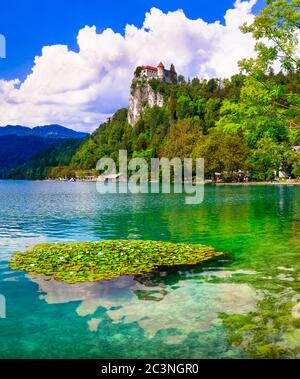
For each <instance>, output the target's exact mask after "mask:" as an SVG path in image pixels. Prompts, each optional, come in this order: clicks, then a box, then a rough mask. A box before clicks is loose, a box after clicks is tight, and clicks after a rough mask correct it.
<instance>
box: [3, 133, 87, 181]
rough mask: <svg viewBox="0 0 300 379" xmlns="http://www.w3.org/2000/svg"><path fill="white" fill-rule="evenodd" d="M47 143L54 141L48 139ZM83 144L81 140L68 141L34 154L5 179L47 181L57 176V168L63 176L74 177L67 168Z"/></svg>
mask: <svg viewBox="0 0 300 379" xmlns="http://www.w3.org/2000/svg"><path fill="white" fill-rule="evenodd" d="M30 138H37V137H30ZM44 141H45V139H44ZM46 141H52V140H51V139H47V140H46ZM62 141H63V142H62ZM81 143H82V141H81V140H79V139H67V140H61V142H60V143H58V144H53V145H51V146H50V147H47V148H45V149H42V150H39V151H38V152H37V153H34V154H33V155H32V156H31V157H30V158H29V160H28V161H27V162H26V163H24V164H19V165H17V166H14V167H13V168H12V169H11V170H9V171H8V172H6V175H5V178H7V179H29V180H36V179H47V178H48V177H50V176H53V175H54V176H55V170H56V168H58V169H59V174H62V175H61V176H63V177H65V176H66V177H70V178H71V177H74V176H75V173H74V172H73V171H72V170H71V169H68V167H67V166H69V164H70V162H71V159H72V157H73V155H74V154H75V152H76V150H77V149H78V147H79V146H80V144H81ZM62 170H63V172H62ZM56 171H57V170H56ZM59 176H60V175H59Z"/></svg>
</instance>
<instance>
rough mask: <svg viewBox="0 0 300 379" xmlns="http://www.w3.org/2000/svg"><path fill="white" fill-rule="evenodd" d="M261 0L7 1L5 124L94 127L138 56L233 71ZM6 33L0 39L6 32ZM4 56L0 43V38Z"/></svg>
mask: <svg viewBox="0 0 300 379" xmlns="http://www.w3.org/2000/svg"><path fill="white" fill-rule="evenodd" d="M262 6H263V1H262V0H248V1H242V0H237V1H235V0H218V1H212V0H197V1H195V0H184V1H183V0H148V1H145V0H138V1H133V0H127V1H114V2H113V1H102V0H85V1H84V0H73V1H61V0H60V1H58V0H43V1H41V0H26V1H24V0H1V4H0V34H2V35H3V36H4V37H5V40H6V58H5V59H1V58H0V126H4V125H7V124H12V125H16V124H21V125H26V126H30V127H33V126H36V125H45V124H51V123H58V124H61V125H64V126H67V127H70V128H73V129H75V130H82V131H93V130H94V129H96V128H97V127H98V126H99V124H100V123H101V122H103V121H105V119H106V118H107V117H109V116H110V115H111V114H113V113H114V112H115V111H116V110H117V109H119V108H121V107H126V106H128V97H129V87H130V82H131V79H132V72H133V70H134V68H135V67H136V66H137V65H141V64H149V65H157V64H158V63H159V62H160V61H163V62H164V63H165V65H166V66H168V65H170V64H171V63H174V64H175V66H176V69H177V72H178V73H180V74H183V75H185V76H186V77H190V78H192V77H195V76H198V77H200V78H209V77H229V76H231V75H233V74H234V73H236V72H238V68H237V61H238V60H239V59H241V58H244V57H250V56H253V55H254V51H253V46H254V41H253V40H252V37H251V36H250V35H243V34H242V33H241V32H240V30H239V26H240V25H241V24H242V23H243V22H251V21H252V20H253V17H254V15H255V14H256V13H257V12H258V11H259V9H260V8H261V7H262ZM0 42H1V39H0ZM0 55H1V46H0Z"/></svg>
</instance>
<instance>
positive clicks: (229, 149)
mask: <svg viewBox="0 0 300 379" xmlns="http://www.w3.org/2000/svg"><path fill="white" fill-rule="evenodd" d="M192 155H193V158H194V159H196V158H204V164H205V166H204V167H205V174H206V175H208V176H210V177H212V178H213V177H214V175H215V173H216V172H219V173H222V175H223V177H224V178H225V179H227V180H231V179H233V178H234V177H235V172H237V171H239V170H245V169H247V158H248V155H249V150H248V147H247V145H246V143H245V141H244V139H243V136H242V135H231V134H228V133H225V132H224V131H223V130H222V129H218V128H214V129H211V130H210V131H209V133H208V135H207V136H203V137H202V138H201V139H200V140H199V142H198V145H197V146H196V147H195V149H194V151H193V154H192Z"/></svg>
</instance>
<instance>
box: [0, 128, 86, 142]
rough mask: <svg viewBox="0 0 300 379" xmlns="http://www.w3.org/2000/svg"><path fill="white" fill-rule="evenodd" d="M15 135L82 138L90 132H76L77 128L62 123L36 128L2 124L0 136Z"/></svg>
mask: <svg viewBox="0 0 300 379" xmlns="http://www.w3.org/2000/svg"><path fill="white" fill-rule="evenodd" d="M8 135H14V136H19V137H24V136H34V137H42V138H55V139H60V138H62V139H68V138H74V139H82V138H85V137H87V136H88V135H89V134H88V133H83V132H76V131H75V130H72V129H68V128H65V127H64V126H61V125H45V126H36V127H35V128H28V127H26V126H21V125H7V126H2V127H1V126H0V137H2V136H8Z"/></svg>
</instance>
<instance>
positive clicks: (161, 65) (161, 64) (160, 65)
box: [157, 62, 165, 68]
mask: <svg viewBox="0 0 300 379" xmlns="http://www.w3.org/2000/svg"><path fill="white" fill-rule="evenodd" d="M157 67H162V68H165V66H164V65H163V63H162V62H160V64H159V65H158V66H157Z"/></svg>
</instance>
